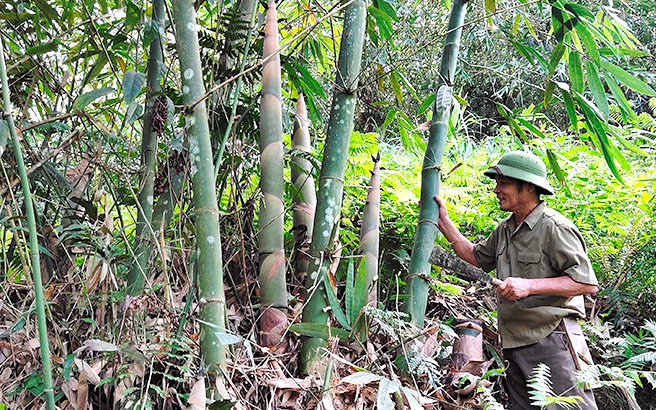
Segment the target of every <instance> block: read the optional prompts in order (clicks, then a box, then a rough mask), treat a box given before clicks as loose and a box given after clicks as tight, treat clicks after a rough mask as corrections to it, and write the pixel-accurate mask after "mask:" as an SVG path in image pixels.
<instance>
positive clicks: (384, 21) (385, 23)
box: [368, 6, 394, 40]
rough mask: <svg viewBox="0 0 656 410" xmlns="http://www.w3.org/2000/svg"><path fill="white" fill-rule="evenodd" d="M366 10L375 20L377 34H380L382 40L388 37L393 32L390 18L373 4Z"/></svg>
mask: <svg viewBox="0 0 656 410" xmlns="http://www.w3.org/2000/svg"><path fill="white" fill-rule="evenodd" d="M368 11H369V14H370V15H371V16H373V17H374V19H375V20H376V24H377V26H378V34H380V37H381V38H382V39H384V40H387V39H388V38H390V37H391V36H392V33H393V32H394V30H393V28H392V18H391V17H390V16H389V15H388V14H387V13H385V12H384V11H382V10H380V9H377V8H376V7H373V6H371V7H369V9H368Z"/></svg>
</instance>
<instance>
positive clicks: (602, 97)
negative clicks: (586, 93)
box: [585, 61, 608, 120]
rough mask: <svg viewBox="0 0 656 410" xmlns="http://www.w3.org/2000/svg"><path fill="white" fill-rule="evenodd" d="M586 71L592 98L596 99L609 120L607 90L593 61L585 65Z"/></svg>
mask: <svg viewBox="0 0 656 410" xmlns="http://www.w3.org/2000/svg"><path fill="white" fill-rule="evenodd" d="M585 71H586V73H587V74H588V86H589V87H590V92H591V93H592V97H593V98H594V101H595V103H596V104H597V107H598V108H599V109H600V110H601V112H602V113H603V114H604V118H605V119H606V120H608V100H607V99H606V90H605V89H604V85H603V84H602V83H601V79H600V78H599V74H598V73H597V68H596V67H595V65H594V63H593V62H592V61H588V62H587V63H586V64H585Z"/></svg>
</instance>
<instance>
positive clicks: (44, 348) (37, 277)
mask: <svg viewBox="0 0 656 410" xmlns="http://www.w3.org/2000/svg"><path fill="white" fill-rule="evenodd" d="M4 50H5V44H4V41H3V40H2V36H0V77H1V81H2V100H3V103H4V104H3V105H4V112H3V115H2V116H3V119H4V120H5V121H7V126H8V127H9V135H10V136H11V139H12V142H13V145H14V156H15V157H16V165H17V166H18V173H19V175H20V180H21V187H22V188H23V200H24V201H25V213H26V214H27V228H28V230H29V233H30V260H31V262H32V279H33V280H34V300H35V303H36V318H37V322H38V325H39V344H40V347H41V366H43V392H44V393H45V395H46V404H47V408H48V410H55V392H54V390H53V385H52V364H51V363H50V345H49V341H48V323H47V322H46V308H45V298H44V296H43V283H41V262H40V259H39V237H38V233H37V231H36V217H35V215H34V203H33V202H32V193H31V192H30V182H29V180H28V178H27V170H26V169H25V162H24V161H23V153H22V151H21V145H20V141H19V140H18V135H17V133H16V126H15V125H14V119H13V116H12V114H11V100H10V99H9V82H8V81H7V67H6V65H5V51H4Z"/></svg>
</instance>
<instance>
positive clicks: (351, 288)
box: [344, 258, 358, 323]
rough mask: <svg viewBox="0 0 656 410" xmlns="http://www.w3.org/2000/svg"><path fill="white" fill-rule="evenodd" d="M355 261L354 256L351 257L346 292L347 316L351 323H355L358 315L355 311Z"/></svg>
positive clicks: (347, 270)
mask: <svg viewBox="0 0 656 410" xmlns="http://www.w3.org/2000/svg"><path fill="white" fill-rule="evenodd" d="M354 292H355V262H354V261H353V258H349V261H348V266H347V267H346V289H345V290H344V293H345V294H346V296H345V298H346V300H345V304H346V317H347V318H348V321H349V323H355V319H356V318H357V317H358V313H357V312H354V310H355V304H354V299H355V295H354Z"/></svg>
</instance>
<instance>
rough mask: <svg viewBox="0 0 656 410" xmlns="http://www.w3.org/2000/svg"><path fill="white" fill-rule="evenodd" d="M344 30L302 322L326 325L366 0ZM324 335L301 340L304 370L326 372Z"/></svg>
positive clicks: (348, 14)
mask: <svg viewBox="0 0 656 410" xmlns="http://www.w3.org/2000/svg"><path fill="white" fill-rule="evenodd" d="M344 15H345V17H344V29H343V31H342V38H341V42H340V50H339V59H338V63H337V78H336V79H335V83H336V84H335V93H334V95H333V103H332V106H331V110H330V119H329V122H328V130H327V132H326V143H325V145H324V154H323V160H322V163H321V175H320V178H319V191H318V194H317V210H316V213H315V215H314V231H313V234H312V244H311V248H310V249H311V252H310V253H311V258H312V259H311V261H310V269H309V274H308V277H307V281H306V288H305V292H306V304H305V307H304V308H303V322H304V323H318V324H322V325H327V324H328V312H327V311H326V310H325V307H326V306H327V301H326V295H325V289H324V287H323V277H324V275H325V274H326V270H327V268H328V265H330V252H331V245H332V240H333V239H334V237H335V233H336V231H337V227H338V224H339V218H340V214H341V211H342V193H343V190H344V172H345V170H346V159H347V157H348V151H349V142H350V140H351V132H352V131H353V114H354V112H355V100H356V98H355V91H356V89H357V85H358V77H359V75H360V62H361V60H362V48H363V45H364V33H365V27H366V17H367V7H366V4H365V2H364V1H362V0H355V1H353V3H351V4H350V5H349V6H348V7H347V8H346V10H345V12H344ZM326 346H327V341H326V340H325V339H320V338H317V337H306V338H304V339H303V342H302V350H301V366H302V369H303V371H305V372H307V373H309V374H314V375H322V373H323V372H324V370H325V365H326V364H325V361H322V360H321V356H322V354H323V348H325V347H326Z"/></svg>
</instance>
